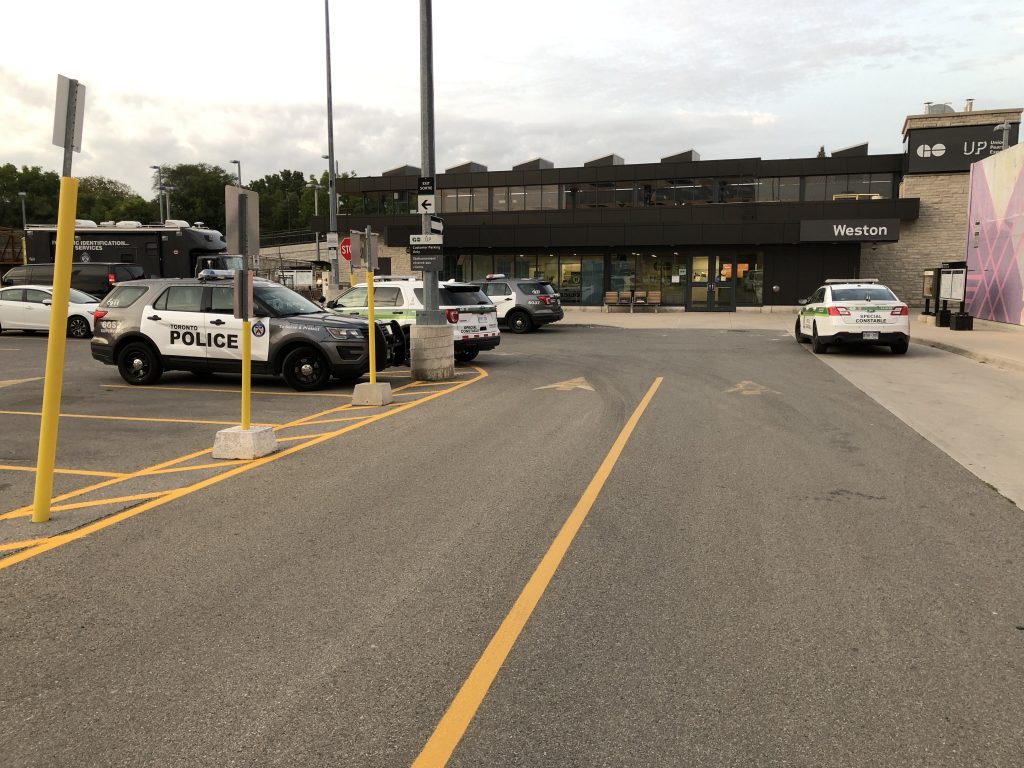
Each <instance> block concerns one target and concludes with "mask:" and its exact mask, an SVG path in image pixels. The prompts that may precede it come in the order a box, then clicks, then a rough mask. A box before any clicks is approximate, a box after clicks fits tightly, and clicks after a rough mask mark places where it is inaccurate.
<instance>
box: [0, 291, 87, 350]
mask: <svg viewBox="0 0 1024 768" xmlns="http://www.w3.org/2000/svg"><path fill="white" fill-rule="evenodd" d="M69 299H70V301H69V302H68V326H67V328H68V336H71V337H73V338H76V339H85V338H88V337H89V336H92V332H93V328H94V325H95V323H94V320H93V315H94V314H95V313H96V306H97V305H98V304H99V303H100V300H99V299H98V298H96V297H95V296H93V295H92V294H89V293H84V292H82V291H78V290H75V289H74V288H72V289H71V293H70V294H69ZM51 304H53V287H52V286H49V285H12V286H8V287H6V288H0V333H2V332H3V331H24V332H25V333H35V332H36V331H48V330H50V305H51Z"/></svg>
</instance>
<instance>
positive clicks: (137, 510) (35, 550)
mask: <svg viewBox="0 0 1024 768" xmlns="http://www.w3.org/2000/svg"><path fill="white" fill-rule="evenodd" d="M476 370H477V372H478V374H479V375H478V376H477V377H476V378H474V379H469V380H467V381H462V382H459V383H458V384H456V385H454V386H453V387H452V388H451V389H449V390H446V391H444V392H433V393H431V394H429V395H427V396H426V397H423V398H421V399H419V400H416V401H414V402H411V403H403V404H402V405H400V406H398V407H396V408H393V409H391V410H387V411H382V412H380V413H376V414H373V415H371V416H367V417H366V418H365V419H363V420H362V421H360V422H357V423H355V424H349V425H348V426H345V427H342V428H341V429H337V430H335V431H333V432H327V433H324V434H323V435H320V436H317V437H312V438H309V439H307V440H306V442H303V443H299V444H298V445H293V446H291V447H289V448H285V449H284V450H283V451H278V452H277V453H272V454H270V455H268V456H263V457H261V458H258V459H253V460H252V461H248V462H246V463H244V464H242V465H240V466H237V467H232V468H230V469H227V470H225V471H224V472H221V473H220V474H218V475H214V476H213V477H208V478H206V479H204V480H200V481H199V482H197V483H193V484H192V485H189V486H186V487H183V488H178V489H175V490H173V491H168V492H167V493H165V494H163V495H162V496H160V498H157V499H151V500H149V501H146V502H143V503H142V504H139V505H138V506H135V507H132V508H130V509H125V510H121V511H120V512H117V513H115V514H113V515H109V516H108V517H104V518H101V519H99V520H96V521H94V522H92V523H89V524H88V525H83V526H82V527H81V528H76V529H75V530H73V531H68V532H67V533H64V534H59V535H57V536H52V537H50V538H49V539H46V540H45V541H42V542H40V543H39V544H37V545H35V546H31V547H28V548H26V549H23V550H21V551H20V552H16V553H14V554H12V555H8V556H7V557H4V558H0V570H4V569H5V568H10V567H11V566H12V565H16V564H18V563H21V562H24V561H25V560H28V559H30V558H33V557H36V556H37V555H41V554H43V553H44V552H49V551H50V550H53V549H56V548H57V547H61V546H63V545H65V544H69V543H71V542H73V541H77V540H79V539H82V538H85V537H86V536H89V535H90V534H93V533H96V532H97V531H101V530H103V529H105V528H109V527H110V526H112V525H115V524H117V523H120V522H122V521H124V520H127V519H129V518H132V517H135V516H136V515H139V514H141V513H143V512H146V511H148V510H150V509H155V508H156V507H159V506H163V505H164V504H167V503H168V502H171V501H174V500H176V499H180V498H182V497H184V496H188V495H189V494H192V493H195V492H197V491H200V490H202V489H204V488H209V487H210V486H212V485H215V484H216V483H219V482H221V481H223V480H227V479H229V478H232V477H236V476H238V475H241V474H243V473H245V472H248V471H250V470H252V469H256V468H257V467H262V466H264V465H265V464H270V463H271V462H274V461H280V460H281V459H283V458H285V457H287V456H291V455H293V454H296V453H298V452H299V451H303V450H305V449H306V448H311V447H313V446H315V445H319V444H320V443H324V442H326V441H328V440H331V439H333V438H335V437H340V436H341V435H344V434H347V433H349V432H352V431H354V430H356V429H361V428H362V427H365V426H368V425H370V424H375V423H376V422H378V421H381V420H382V419H386V418H389V417H391V416H394V415H396V414H398V413H402V412H404V411H408V410H410V409H412V408H415V407H416V406H418V405H422V404H423V403H427V402H429V401H431V400H434V399H435V398H438V397H441V396H442V395H446V394H450V393H451V392H455V391H457V390H459V389H462V388H463V387H467V386H469V385H470V384H473V383H475V382H477V381H481V380H482V379H485V378H487V372H486V371H484V370H483V369H480V368H477V369H476ZM320 415H324V414H313V415H312V418H316V417H317V416H320ZM209 450H210V449H209V448H206V449H203V450H202V451H198V452H196V453H193V454H190V455H188V456H182V457H180V458H178V459H172V460H171V461H166V462H163V464H160V465H156V466H155V467H152V468H151V469H162V468H164V467H168V466H173V465H174V464H177V463H180V462H182V461H188V460H189V459H192V458H195V457H197V456H201V455H203V454H205V453H207V452H209ZM112 482H120V481H107V483H106V484H110V483H112ZM106 484H104V483H98V484H97V485H96V486H94V488H92V489H90V490H95V488H97V487H102V486H104V485H106ZM79 493H81V492H79ZM71 495H72V494H66V495H65V497H70V496H71ZM29 509H31V507H29Z"/></svg>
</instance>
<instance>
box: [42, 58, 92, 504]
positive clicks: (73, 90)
mask: <svg viewBox="0 0 1024 768" xmlns="http://www.w3.org/2000/svg"><path fill="white" fill-rule="evenodd" d="M84 111H85V86H84V85H80V84H79V82H78V81H77V80H71V79H69V78H67V77H64V76H63V75H60V76H59V77H58V78H57V109H56V115H55V117H54V127H53V143H54V144H56V145H57V146H58V147H63V148H64V171H63V176H62V177H61V180H60V198H59V201H58V204H57V249H56V252H55V254H54V265H53V295H52V297H51V298H52V301H51V303H50V331H49V338H48V339H47V340H46V374H45V378H44V380H43V410H42V419H41V421H40V423H39V451H38V453H37V454H36V484H35V491H34V495H33V499H32V522H33V523H45V522H47V521H48V520H49V519H50V497H51V496H52V495H53V465H54V462H55V461H56V459H57V428H58V424H59V420H60V400H61V390H62V388H63V386H64V351H65V346H66V344H67V338H66V337H67V325H68V302H69V301H70V295H71V256H72V251H73V249H74V244H75V210H76V208H77V206H78V180H77V179H73V178H71V155H72V152H80V151H81V149H82V122H83V114H84Z"/></svg>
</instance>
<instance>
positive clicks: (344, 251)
mask: <svg viewBox="0 0 1024 768" xmlns="http://www.w3.org/2000/svg"><path fill="white" fill-rule="evenodd" d="M341 256H342V258H343V259H345V261H352V238H351V237H346V238H344V239H343V240H342V241H341Z"/></svg>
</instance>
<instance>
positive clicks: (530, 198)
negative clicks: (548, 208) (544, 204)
mask: <svg viewBox="0 0 1024 768" xmlns="http://www.w3.org/2000/svg"><path fill="white" fill-rule="evenodd" d="M525 191H526V203H525V208H524V210H527V211H539V210H540V209H541V201H542V195H541V187H540V185H539V184H538V185H533V186H529V187H526V188H525Z"/></svg>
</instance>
